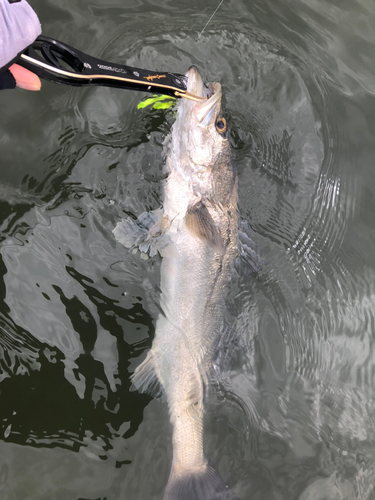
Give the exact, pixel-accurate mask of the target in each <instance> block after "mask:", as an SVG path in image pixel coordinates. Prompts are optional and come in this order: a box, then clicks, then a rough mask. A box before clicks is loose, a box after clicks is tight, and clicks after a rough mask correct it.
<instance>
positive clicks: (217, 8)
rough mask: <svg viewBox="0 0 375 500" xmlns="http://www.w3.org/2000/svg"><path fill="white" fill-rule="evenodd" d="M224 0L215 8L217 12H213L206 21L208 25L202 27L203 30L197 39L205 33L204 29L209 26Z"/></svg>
mask: <svg viewBox="0 0 375 500" xmlns="http://www.w3.org/2000/svg"><path fill="white" fill-rule="evenodd" d="M223 2H224V0H221V2H220V3H219V5H218V6H217V7H216V9H215V12H214V13H213V14H212V16H211V17H210V19H209V20H208V21H207V22H206V25H205V27H204V28H203V29H202V31H201V32H200V33H199V35H198V38H197V41H198V40H199V37H200V36H201V34H202V33H203V31H204V30H205V29H206V28H207V26H208V25H209V23H210V22H211V19H212V18H213V17H214V15H215V14H216V12H217V11H218V10H219V7H220V5H221V4H222V3H223Z"/></svg>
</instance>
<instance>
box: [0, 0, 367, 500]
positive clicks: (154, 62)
mask: <svg viewBox="0 0 375 500" xmlns="http://www.w3.org/2000/svg"><path fill="white" fill-rule="evenodd" d="M217 4H218V2H211V1H210V2H208V3H206V4H205V5H204V6H203V7H202V4H201V2H197V1H192V2H188V3H187V2H183V1H181V0H173V1H171V0H169V1H168V0H161V1H158V2H156V1H152V0H150V1H146V0H137V1H135V0H134V1H130V0H123V1H120V0H110V1H108V0H92V1H90V2H79V1H78V0H66V1H65V2H61V1H57V0H35V1H33V2H32V5H33V6H34V7H35V9H36V10H37V12H38V14H39V16H40V19H41V21H42V25H43V33H44V34H45V35H47V36H52V37H55V38H57V39H60V40H62V41H64V42H66V43H68V44H71V45H73V46H75V47H77V48H79V49H81V50H83V51H85V52H87V53H89V54H92V55H94V56H97V57H100V58H103V59H107V60H112V61H114V62H123V63H124V64H128V65H133V66H138V67H144V68H147V69H154V70H159V69H163V70H170V71H176V72H180V73H184V72H185V71H186V70H187V68H188V67H189V66H190V65H191V64H196V65H197V66H198V67H199V69H200V70H201V71H202V73H203V75H205V77H206V79H207V80H211V81H212V80H216V81H220V82H221V83H222V85H223V89H224V94H225V97H226V105H227V106H226V107H227V115H228V120H229V122H230V125H231V130H232V136H233V141H234V147H235V153H236V161H237V167H238V173H239V186H240V210H241V213H242V215H243V216H244V217H246V218H247V219H248V220H249V221H251V223H252V225H253V226H254V227H255V228H256V229H257V243H258V244H259V245H260V247H261V249H262V256H263V257H264V259H265V262H266V264H265V265H264V266H263V267H262V269H261V271H260V272H259V273H258V274H257V275H256V276H251V277H244V278H242V279H239V280H237V281H235V282H234V283H233V285H232V287H231V289H230V290H229V291H228V311H229V312H230V314H231V317H232V321H233V325H234V327H235V329H236V330H237V331H238V332H240V338H241V340H242V341H241V346H240V349H239V352H238V353H237V355H236V356H235V357H234V361H233V363H232V365H231V366H230V368H229V369H228V370H226V371H225V372H224V373H223V374H222V384H221V387H220V390H219V391H218V394H217V396H215V397H214V398H213V399H212V401H210V402H209V404H208V408H207V412H206V431H205V435H206V448H207V451H208V455H209V457H210V459H211V460H212V462H213V463H215V464H216V465H217V467H218V469H219V470H220V472H221V474H222V476H223V477H224V478H225V479H226V480H227V481H228V483H229V484H230V486H231V487H233V489H234V490H235V491H236V492H237V494H238V496H239V497H240V499H241V500H264V499H267V500H271V499H274V500H291V499H299V500H324V499H327V500H339V499H342V500H354V499H355V500H371V499H374V498H375V492H374V490H373V487H374V484H375V465H374V459H375V451H374V450H375V416H374V415H375V401H374V382H375V378H374V377H375V356H374V336H375V314H374V301H375V252H374V239H375V217H374V214H375V203H374V192H375V137H374V131H375V64H374V53H375V31H374V26H375V4H374V2H372V1H370V0H352V1H350V2H349V1H343V0H342V1H340V2H338V1H333V0H331V1H323V0H312V1H309V2H307V1H302V0H289V1H288V0H283V1H281V0H254V1H240V0H224V2H223V4H222V5H221V7H220V9H219V10H218V12H217V14H216V15H215V17H214V19H213V20H212V22H211V23H210V24H209V26H208V27H207V28H206V30H205V31H204V32H203V34H202V35H201V37H200V38H199V40H197V38H198V34H199V32H200V31H201V30H202V29H203V26H204V25H205V23H206V22H207V20H208V18H209V17H210V15H211V14H212V12H213V11H214V10H215V8H216V7H217ZM142 97H143V94H141V93H135V92H129V91H122V90H116V89H106V88H91V89H77V88H68V87H61V86H57V85H53V84H49V83H46V82H44V83H43V90H42V92H40V93H37V94H32V93H27V92H24V91H4V92H2V93H1V94H0V106H1V119H0V148H1V155H0V165H1V171H0V182H1V185H0V221H1V228H0V230H1V249H0V250H1V260H0V275H1V280H0V326H1V331H0V371H1V372H0V436H1V441H0V498H1V499H2V500H26V499H27V500H47V499H48V500H54V499H59V500H60V499H61V500H65V499H66V500H98V499H100V500H104V499H106V500H112V499H113V500H119V499H126V500H146V499H147V500H151V499H154V500H161V499H162V497H163V491H164V487H165V484H166V482H167V478H168V474H169V468H170V462H171V456H172V448H171V427H170V424H169V421H168V412H167V408H166V405H165V404H163V403H158V402H157V401H153V400H151V398H150V397H148V396H145V395H142V394H138V393H137V392H131V391H130V390H129V389H130V381H129V377H130V375H131V374H132V373H133V371H134V369H135V367H136V366H137V365H138V364H139V363H140V361H141V360H142V359H143V357H144V355H145V353H146V352H147V350H148V349H149V347H150V345H151V342H152V338H153V335H154V326H155V320H156V318H157V315H158V287H159V268H160V259H158V258H154V259H153V260H149V261H146V262H145V261H143V260H141V259H140V258H139V256H138V255H133V254H132V253H131V252H129V251H127V250H126V249H124V248H121V247H120V246H119V245H117V244H116V243H115V241H114V238H113V235H112V232H111V230H112V228H113V226H114V224H115V223H116V221H117V220H118V219H119V218H120V217H121V216H124V214H133V215H134V216H137V215H139V214H140V213H142V212H144V211H145V210H150V209H155V208H158V207H159V205H160V203H161V196H162V180H163V179H164V177H165V174H164V171H163V160H162V145H161V144H162V141H163V139H164V137H165V135H166V134H167V133H168V131H169V129H170V126H171V124H172V123H173V112H165V111H161V110H159V111H156V110H150V109H145V110H137V104H138V102H139V101H140V100H141V99H142ZM244 345H246V348H244ZM234 349H235V346H234Z"/></svg>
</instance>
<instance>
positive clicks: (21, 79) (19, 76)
mask: <svg viewBox="0 0 375 500" xmlns="http://www.w3.org/2000/svg"><path fill="white" fill-rule="evenodd" d="M9 70H10V71H11V73H12V75H13V76H14V78H15V80H16V86H17V87H19V88H21V89H25V90H40V88H41V86H42V84H41V82H40V80H39V77H38V76H37V75H35V73H32V72H31V71H29V70H28V69H26V68H23V67H22V66H19V65H18V64H12V66H10V68H9Z"/></svg>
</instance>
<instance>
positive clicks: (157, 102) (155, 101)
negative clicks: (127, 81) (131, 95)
mask: <svg viewBox="0 0 375 500" xmlns="http://www.w3.org/2000/svg"><path fill="white" fill-rule="evenodd" d="M175 103H176V99H175V98H174V97H171V96H169V95H154V96H152V97H149V98H148V99H145V100H144V101H141V102H140V103H139V104H138V106H137V107H138V109H143V108H147V107H148V106H152V107H153V109H169V108H171V107H172V106H174V105H175Z"/></svg>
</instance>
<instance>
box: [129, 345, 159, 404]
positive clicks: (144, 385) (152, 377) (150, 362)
mask: <svg viewBox="0 0 375 500" xmlns="http://www.w3.org/2000/svg"><path fill="white" fill-rule="evenodd" d="M155 368H156V367H155V362H154V355H153V353H152V351H149V352H148V354H147V357H146V359H145V360H144V361H143V363H141V364H140V365H139V366H138V367H137V368H136V370H135V372H134V373H133V375H132V377H131V381H132V387H131V389H132V390H138V391H139V392H146V393H147V394H150V396H153V397H154V398H160V397H162V396H163V393H164V391H163V386H162V385H161V383H160V381H159V379H158V376H157V373H156V369H155Z"/></svg>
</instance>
